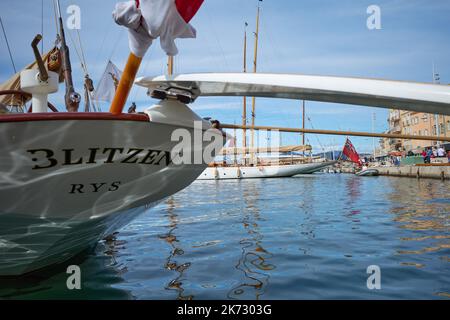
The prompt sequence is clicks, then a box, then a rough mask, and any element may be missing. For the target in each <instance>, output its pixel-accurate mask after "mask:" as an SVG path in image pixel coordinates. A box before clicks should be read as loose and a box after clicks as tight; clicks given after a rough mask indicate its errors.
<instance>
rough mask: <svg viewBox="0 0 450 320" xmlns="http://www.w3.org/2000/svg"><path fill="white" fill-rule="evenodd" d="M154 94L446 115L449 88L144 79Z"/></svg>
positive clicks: (206, 77)
mask: <svg viewBox="0 0 450 320" xmlns="http://www.w3.org/2000/svg"><path fill="white" fill-rule="evenodd" d="M136 84H138V85H141V86H144V87H147V88H148V89H150V91H152V90H170V88H182V89H185V90H187V91H188V92H189V93H190V94H192V98H194V99H195V98H197V97H198V96H249V97H251V96H255V97H267V98H269V97H271V98H282V99H299V100H310V101H323V102H334V103H345V104H353V105H361V106H371V107H379V108H392V109H403V110H409V111H417V112H426V113H433V114H436V113H438V114H445V115H450V86H449V85H438V84H431V83H419V82H407V81H394V80H381V79H368V78H351V77H333V76H316V75H302V74H277V73H194V74H182V75H176V76H174V77H167V76H159V77H146V78H141V79H137V80H136Z"/></svg>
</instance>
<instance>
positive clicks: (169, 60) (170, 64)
mask: <svg viewBox="0 0 450 320" xmlns="http://www.w3.org/2000/svg"><path fill="white" fill-rule="evenodd" d="M167 74H168V75H169V76H173V56H168V57H167Z"/></svg>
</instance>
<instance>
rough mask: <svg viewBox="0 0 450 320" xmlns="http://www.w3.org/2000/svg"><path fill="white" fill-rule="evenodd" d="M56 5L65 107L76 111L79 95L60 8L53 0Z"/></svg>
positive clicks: (79, 99)
mask: <svg viewBox="0 0 450 320" xmlns="http://www.w3.org/2000/svg"><path fill="white" fill-rule="evenodd" d="M54 1H55V5H56V11H57V12H56V14H57V15H58V22H59V36H60V40H61V52H62V67H63V72H64V81H65V83H66V94H65V96H64V99H65V102H66V108H67V111H69V112H77V111H78V107H79V105H80V101H81V96H80V94H79V93H77V92H75V89H74V86H73V79H72V65H71V63H70V52H69V47H67V44H66V36H65V33H64V23H63V20H62V15H61V8H60V5H59V0H54Z"/></svg>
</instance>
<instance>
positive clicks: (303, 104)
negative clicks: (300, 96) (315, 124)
mask: <svg viewBox="0 0 450 320" xmlns="http://www.w3.org/2000/svg"><path fill="white" fill-rule="evenodd" d="M305 114H306V113H305V100H303V103H302V129H305ZM302 145H305V133H304V132H303V133H302Z"/></svg>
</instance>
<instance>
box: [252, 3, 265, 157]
mask: <svg viewBox="0 0 450 320" xmlns="http://www.w3.org/2000/svg"><path fill="white" fill-rule="evenodd" d="M259 2H262V0H259V1H258V10H257V13H256V32H255V52H254V59H253V73H256V69H257V64H258V38H259V11H260V6H259ZM255 104H256V98H255V97H252V128H253V127H254V126H255ZM254 140H255V131H254V130H253V129H252V134H251V143H250V146H251V148H253V147H254Z"/></svg>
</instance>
